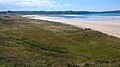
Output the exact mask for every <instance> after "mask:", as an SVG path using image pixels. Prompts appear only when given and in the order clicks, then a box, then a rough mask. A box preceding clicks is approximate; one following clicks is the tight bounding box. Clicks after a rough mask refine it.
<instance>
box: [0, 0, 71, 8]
mask: <svg viewBox="0 0 120 67" xmlns="http://www.w3.org/2000/svg"><path fill="white" fill-rule="evenodd" d="M0 3H2V4H12V5H15V6H21V7H47V8H62V7H71V6H72V5H71V4H61V3H58V2H57V1H55V0H12V1H11V0H0Z"/></svg>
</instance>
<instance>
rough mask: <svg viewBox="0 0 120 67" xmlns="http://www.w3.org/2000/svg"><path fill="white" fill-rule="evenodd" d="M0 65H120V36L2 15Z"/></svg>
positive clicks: (21, 66)
mask: <svg viewBox="0 0 120 67" xmlns="http://www.w3.org/2000/svg"><path fill="white" fill-rule="evenodd" d="M0 67H120V39H119V38H117V37H113V36H110V35H107V34H104V33H101V32H98V31H94V30H91V29H87V28H86V29H82V28H77V27H74V26H72V25H67V24H62V23H58V22H51V21H44V20H33V19H28V18H23V17H21V16H18V15H17V16H16V15H15V16H12V15H1V16H0Z"/></svg>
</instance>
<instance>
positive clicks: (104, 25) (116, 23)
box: [22, 15, 120, 38]
mask: <svg viewBox="0 0 120 67" xmlns="http://www.w3.org/2000/svg"><path fill="white" fill-rule="evenodd" d="M22 17H27V18H30V19H40V20H47V21H53V22H60V23H64V24H70V25H74V26H76V27H79V28H91V29H93V30H95V31H100V32H102V33H105V34H108V35H112V36H115V37H118V38H120V20H109V21H85V20H74V19H64V18H59V17H56V18H52V17H48V16H39V15H23V16H22Z"/></svg>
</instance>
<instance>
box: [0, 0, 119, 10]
mask: <svg viewBox="0 0 120 67" xmlns="http://www.w3.org/2000/svg"><path fill="white" fill-rule="evenodd" d="M8 10H11V11H67V10H69V11H70V10H72V11H111V10H120V0H0V11H8Z"/></svg>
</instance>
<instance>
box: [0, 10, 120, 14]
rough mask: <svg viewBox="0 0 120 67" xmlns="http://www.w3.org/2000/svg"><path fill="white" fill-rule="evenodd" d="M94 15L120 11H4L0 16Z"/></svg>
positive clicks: (118, 11)
mask: <svg viewBox="0 0 120 67" xmlns="http://www.w3.org/2000/svg"><path fill="white" fill-rule="evenodd" d="M92 13H120V10H116V11H104V12H90V11H2V12H0V14H24V15H27V14H30V15H35V14H49V15H50V14H92Z"/></svg>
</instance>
